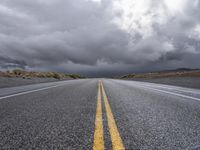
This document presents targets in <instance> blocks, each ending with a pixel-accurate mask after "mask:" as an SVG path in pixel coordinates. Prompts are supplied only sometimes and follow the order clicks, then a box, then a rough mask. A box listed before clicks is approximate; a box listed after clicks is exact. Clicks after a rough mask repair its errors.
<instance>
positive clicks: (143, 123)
mask: <svg viewBox="0 0 200 150" xmlns="http://www.w3.org/2000/svg"><path fill="white" fill-rule="evenodd" d="M0 149H47V150H49V149H67V150H73V149H79V150H80V149H86V150H87V149H94V150H97V149H117V150H118V149H132V150H139V149H140V150H156V149H158V150H160V149H162V150H165V149H166V150H179V149H180V150H182V149H185V150H196V149H200V90H197V89H189V88H182V87H176V86H167V85H162V84H153V83H145V82H136V81H123V80H114V79H81V80H70V81H61V82H52V83H42V84H35V85H27V86H20V87H12V88H3V89H0Z"/></svg>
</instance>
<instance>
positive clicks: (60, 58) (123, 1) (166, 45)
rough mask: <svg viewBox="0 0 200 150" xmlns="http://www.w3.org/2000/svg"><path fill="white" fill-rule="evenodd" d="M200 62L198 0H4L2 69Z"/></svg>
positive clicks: (100, 73) (95, 69)
mask: <svg viewBox="0 0 200 150" xmlns="http://www.w3.org/2000/svg"><path fill="white" fill-rule="evenodd" d="M182 67H184V68H200V0H1V1H0V70H7V69H13V68H22V69H26V70H35V71H58V72H65V73H78V74H82V75H85V76H90V77H107V76H117V75H123V74H127V73H134V72H148V71H156V70H167V69H176V68H182Z"/></svg>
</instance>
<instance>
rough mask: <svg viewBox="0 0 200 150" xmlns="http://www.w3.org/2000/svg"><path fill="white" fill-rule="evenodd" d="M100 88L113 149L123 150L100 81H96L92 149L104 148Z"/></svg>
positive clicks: (99, 149)
mask: <svg viewBox="0 0 200 150" xmlns="http://www.w3.org/2000/svg"><path fill="white" fill-rule="evenodd" d="M101 90H102V95H103V100H104V104H105V109H106V116H107V121H108V128H109V133H110V137H111V142H112V148H113V150H124V149H125V148H124V145H123V142H122V139H121V137H120V134H119V131H118V129H117V125H116V123H115V120H114V117H113V114H112V111H111V108H110V105H109V102H108V98H107V96H106V93H105V89H104V86H103V84H102V82H101V81H98V93H97V109H96V120H95V131H94V143H93V150H104V148H105V147H104V131H103V119H102V100H101Z"/></svg>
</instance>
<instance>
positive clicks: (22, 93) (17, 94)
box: [0, 84, 64, 100]
mask: <svg viewBox="0 0 200 150" xmlns="http://www.w3.org/2000/svg"><path fill="white" fill-rule="evenodd" d="M63 85H64V84H61V85H54V86H49V87H44V88H39V89H35V90H31V91H25V92H20V93H16V94H12V95H7V96H2V97H0V100H1V99H5V98H9V97H14V96H19V95H25V94H28V93H33V92H37V91H42V90H46V89H51V88H55V87H58V86H63Z"/></svg>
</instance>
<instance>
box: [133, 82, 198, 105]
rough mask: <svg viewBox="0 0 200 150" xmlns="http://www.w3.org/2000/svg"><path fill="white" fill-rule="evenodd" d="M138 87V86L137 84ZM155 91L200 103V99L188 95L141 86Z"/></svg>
mask: <svg viewBox="0 0 200 150" xmlns="http://www.w3.org/2000/svg"><path fill="white" fill-rule="evenodd" d="M137 85H138V84H137ZM139 86H142V87H145V88H148V89H151V90H154V91H158V92H163V93H167V94H171V95H175V96H180V97H184V98H189V99H193V100H197V101H200V98H196V97H191V96H187V95H182V94H178V93H173V92H168V91H163V90H159V89H155V88H150V87H148V86H144V85H139Z"/></svg>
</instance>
